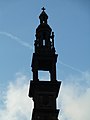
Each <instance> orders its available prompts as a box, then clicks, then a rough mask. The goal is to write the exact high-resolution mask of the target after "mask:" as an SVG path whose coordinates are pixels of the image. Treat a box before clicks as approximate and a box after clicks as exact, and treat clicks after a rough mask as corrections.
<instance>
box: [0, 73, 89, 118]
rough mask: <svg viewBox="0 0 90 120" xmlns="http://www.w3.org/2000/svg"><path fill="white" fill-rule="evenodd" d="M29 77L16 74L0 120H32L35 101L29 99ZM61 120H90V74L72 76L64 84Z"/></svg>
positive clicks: (0, 114) (6, 96)
mask: <svg viewBox="0 0 90 120" xmlns="http://www.w3.org/2000/svg"><path fill="white" fill-rule="evenodd" d="M28 87H29V82H28V78H27V76H25V75H23V74H20V73H18V74H16V80H15V81H12V82H10V83H9V86H8V89H7V92H6V94H5V96H4V107H3V108H1V109H0V120H20V119H22V120H30V117H31V115H32V108H33V101H32V100H31V99H30V98H29V97H28ZM58 108H59V109H60V110H61V111H60V115H59V120H90V115H89V114H90V73H89V72H85V73H83V74H81V76H70V77H67V79H66V80H64V81H63V82H62V87H61V91H60V94H59V99H58Z"/></svg>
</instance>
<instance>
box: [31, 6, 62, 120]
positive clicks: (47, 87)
mask: <svg viewBox="0 0 90 120" xmlns="http://www.w3.org/2000/svg"><path fill="white" fill-rule="evenodd" d="M39 19H40V24H39V26H38V27H37V28H36V40H35V43H34V46H35V51H34V53H33V57H32V64H31V67H32V72H33V80H31V81H30V89H29V97H31V98H33V102H34V108H33V112H32V119H31V120H58V113H59V110H58V109H57V108H56V107H57V106H56V99H57V97H58V93H59V89H60V85H61V81H57V78H56V62H57V57H58V54H56V50H55V47H54V32H52V29H51V27H50V26H49V25H48V21H47V20H48V15H47V14H46V12H45V8H42V12H41V14H40V16H39ZM38 71H49V73H50V80H49V81H45V80H39V78H38Z"/></svg>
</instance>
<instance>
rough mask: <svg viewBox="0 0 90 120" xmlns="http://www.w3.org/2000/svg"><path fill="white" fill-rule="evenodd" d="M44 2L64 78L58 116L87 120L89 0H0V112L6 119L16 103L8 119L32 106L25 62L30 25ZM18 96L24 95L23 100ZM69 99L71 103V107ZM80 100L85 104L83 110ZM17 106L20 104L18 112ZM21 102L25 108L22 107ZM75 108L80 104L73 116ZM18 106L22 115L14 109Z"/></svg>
mask: <svg viewBox="0 0 90 120" xmlns="http://www.w3.org/2000/svg"><path fill="white" fill-rule="evenodd" d="M43 6H45V8H46V12H47V14H48V16H49V19H48V22H49V25H50V26H51V27H52V29H53V31H54V32H55V48H56V51H57V53H58V55H59V57H58V62H57V79H58V80H62V81H63V83H62V89H61V98H60V99H59V100H58V103H59V104H58V107H59V108H60V107H61V109H62V110H61V112H62V114H61V116H62V118H61V120H68V119H69V120H77V119H78V120H85V119H87V120H89V119H90V117H89V114H88V111H90V107H89V108H88V106H90V103H89V101H88V99H90V62H89V61H90V47H89V46H90V1H89V0H57V1H54V0H53V1H52V0H49V1H47V0H46V1H45V0H38V1H37V0H33V1H31V0H8V1H7V0H0V93H1V95H0V96H1V97H0V106H1V109H0V117H1V118H2V120H5V119H6V118H5V116H4V113H6V114H8V112H7V111H9V110H10V109H11V108H12V109H13V105H14V106H16V107H15V109H13V110H12V113H11V114H9V115H8V120H12V118H13V120H18V119H20V118H23V119H22V120H26V119H29V117H30V113H31V109H30V108H28V104H30V106H31V105H32V101H31V102H30V99H29V98H28V97H27V93H28V90H27V89H28V84H29V80H30V79H31V78H32V73H31V67H30V64H31V59H32V53H33V49H34V47H33V46H34V40H35V29H36V27H37V26H38V24H39V19H38V16H39V14H40V12H41V8H42V7H43ZM40 77H41V78H46V79H47V78H48V74H47V73H45V74H41V75H40ZM17 88H18V90H17ZM74 88H75V90H74ZM70 91H72V93H71V92H70ZM13 92H14V93H13ZM25 92H26V93H25ZM67 92H68V96H67ZM16 93H20V94H19V95H18V96H17V98H18V100H17V99H16V97H15V96H14V95H17V94H16ZM12 95H13V98H15V99H14V100H13V99H12ZM25 95H26V96H25ZM74 95H75V96H74ZM21 96H24V98H23V100H22V102H20V101H21V100H20V98H22V97H21ZM59 96H60V95H59ZM74 97H75V99H73V98H74ZM65 99H67V100H66V101H65ZM82 99H83V100H82ZM68 100H69V101H71V102H70V104H72V106H73V108H70V106H69V105H70V104H69V101H68ZM25 101H26V102H25ZM62 101H63V102H62ZM23 103H24V104H23ZM25 103H26V104H25ZM85 103H86V104H85ZM61 104H62V105H61ZM10 106H11V108H10ZM18 106H19V107H18ZM75 106H76V107H75ZM78 106H79V108H78ZM81 106H83V107H84V108H86V109H85V110H84V111H82V109H80V108H81ZM20 107H22V110H21V109H20V110H19V111H18V112H17V110H18V109H19V108H20ZM25 108H26V109H27V110H28V111H27V112H26V113H25V111H24V109H25ZM74 109H75V110H76V111H77V109H79V110H78V113H80V115H81V116H78V115H77V117H75V115H74V113H75V112H74V113H73V112H71V111H74ZM80 111H81V112H80ZM19 112H20V113H21V114H20V115H21V116H20V115H18V113H19ZM78 113H77V112H76V114H78ZM85 113H86V114H85ZM13 115H14V117H12V116H13ZM59 116H60V115H59Z"/></svg>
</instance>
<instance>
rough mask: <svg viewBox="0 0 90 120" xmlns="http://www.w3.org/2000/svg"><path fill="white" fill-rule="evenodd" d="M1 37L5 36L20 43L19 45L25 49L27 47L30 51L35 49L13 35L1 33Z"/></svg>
mask: <svg viewBox="0 0 90 120" xmlns="http://www.w3.org/2000/svg"><path fill="white" fill-rule="evenodd" d="M0 35H4V36H7V37H10V38H11V39H13V40H15V41H16V42H18V43H19V44H21V45H22V46H24V47H27V48H29V49H33V47H32V46H31V45H29V44H28V43H27V42H25V41H23V40H21V39H20V38H19V37H17V36H15V35H13V34H11V33H7V32H0Z"/></svg>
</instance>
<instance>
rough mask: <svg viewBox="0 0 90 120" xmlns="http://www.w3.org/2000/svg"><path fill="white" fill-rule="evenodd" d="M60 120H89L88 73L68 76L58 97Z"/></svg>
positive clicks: (89, 94)
mask: <svg viewBox="0 0 90 120" xmlns="http://www.w3.org/2000/svg"><path fill="white" fill-rule="evenodd" d="M59 106H61V114H60V118H61V120H90V73H89V72H85V73H83V74H82V75H81V76H70V77H68V78H67V80H66V81H65V82H63V84H62V88H61V94H60V96H59Z"/></svg>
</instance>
